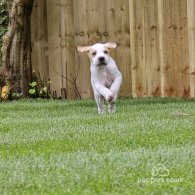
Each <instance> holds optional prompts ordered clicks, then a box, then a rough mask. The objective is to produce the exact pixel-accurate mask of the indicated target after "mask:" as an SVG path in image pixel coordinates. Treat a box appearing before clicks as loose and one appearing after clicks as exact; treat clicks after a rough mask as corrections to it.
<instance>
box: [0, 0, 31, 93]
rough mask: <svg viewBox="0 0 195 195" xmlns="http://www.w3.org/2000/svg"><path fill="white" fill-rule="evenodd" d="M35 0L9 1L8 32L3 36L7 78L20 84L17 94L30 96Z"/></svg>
mask: <svg viewBox="0 0 195 195" xmlns="http://www.w3.org/2000/svg"><path fill="white" fill-rule="evenodd" d="M33 2H34V0H8V1H6V3H7V4H8V5H9V6H8V8H9V7H10V10H9V25H8V31H7V33H6V34H5V35H4V36H3V40H2V41H3V45H2V67H3V69H4V73H5V77H6V78H9V79H11V80H12V81H13V82H14V83H18V85H17V88H16V89H15V90H16V91H17V92H20V93H23V95H24V96H26V95H27V94H28V86H29V83H30V82H31V77H32V65H31V28H30V27H31V25H30V19H31V12H32V7H33Z"/></svg>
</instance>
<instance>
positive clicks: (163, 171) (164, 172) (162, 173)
mask: <svg viewBox="0 0 195 195" xmlns="http://www.w3.org/2000/svg"><path fill="white" fill-rule="evenodd" d="M151 174H152V176H153V177H167V176H168V175H169V169H167V168H166V167H165V166H164V165H163V164H157V165H156V166H154V167H153V168H152V171H151Z"/></svg>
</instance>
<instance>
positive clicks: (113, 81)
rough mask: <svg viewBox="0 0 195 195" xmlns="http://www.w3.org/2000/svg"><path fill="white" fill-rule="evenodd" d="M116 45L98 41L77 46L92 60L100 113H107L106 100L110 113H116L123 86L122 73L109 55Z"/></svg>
mask: <svg viewBox="0 0 195 195" xmlns="http://www.w3.org/2000/svg"><path fill="white" fill-rule="evenodd" d="M116 47H117V45H116V43H105V44H101V43H96V44H94V45H92V46H78V47H77V50H78V51H80V52H86V53H87V54H88V56H89V58H90V61H91V67H90V71H91V84H92V88H93V91H94V96H95V100H96V103H97V106H98V113H99V114H103V113H105V104H104V102H105V101H104V100H106V101H107V102H108V111H109V113H114V112H115V110H116V106H115V101H116V99H117V94H118V91H119V89H120V86H121V82H122V75H121V72H120V71H119V70H118V68H117V65H116V63H115V61H114V60H113V59H112V57H111V56H110V55H109V51H110V50H111V49H114V48H116Z"/></svg>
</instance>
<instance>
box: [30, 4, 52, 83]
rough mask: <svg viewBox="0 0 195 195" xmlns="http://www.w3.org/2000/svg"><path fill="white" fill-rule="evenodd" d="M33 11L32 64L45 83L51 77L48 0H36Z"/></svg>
mask: <svg viewBox="0 0 195 195" xmlns="http://www.w3.org/2000/svg"><path fill="white" fill-rule="evenodd" d="M33 10H34V11H33V12H32V20H31V26H32V38H31V39H32V50H33V52H32V65H33V69H34V70H35V71H36V72H39V73H40V75H41V77H42V79H43V81H44V84H46V83H45V82H47V81H48V79H49V68H48V66H49V65H48V40H47V38H48V35H47V7H46V0H43V1H38V0H36V1H35V2H34V8H33Z"/></svg>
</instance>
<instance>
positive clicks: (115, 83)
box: [110, 73, 122, 101]
mask: <svg viewBox="0 0 195 195" xmlns="http://www.w3.org/2000/svg"><path fill="white" fill-rule="evenodd" d="M121 83H122V75H121V73H118V75H117V77H116V78H115V80H114V81H113V83H112V85H111V87H110V91H111V92H112V93H113V94H114V98H113V101H116V99H117V94H118V91H119V89H120V86H121Z"/></svg>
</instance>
